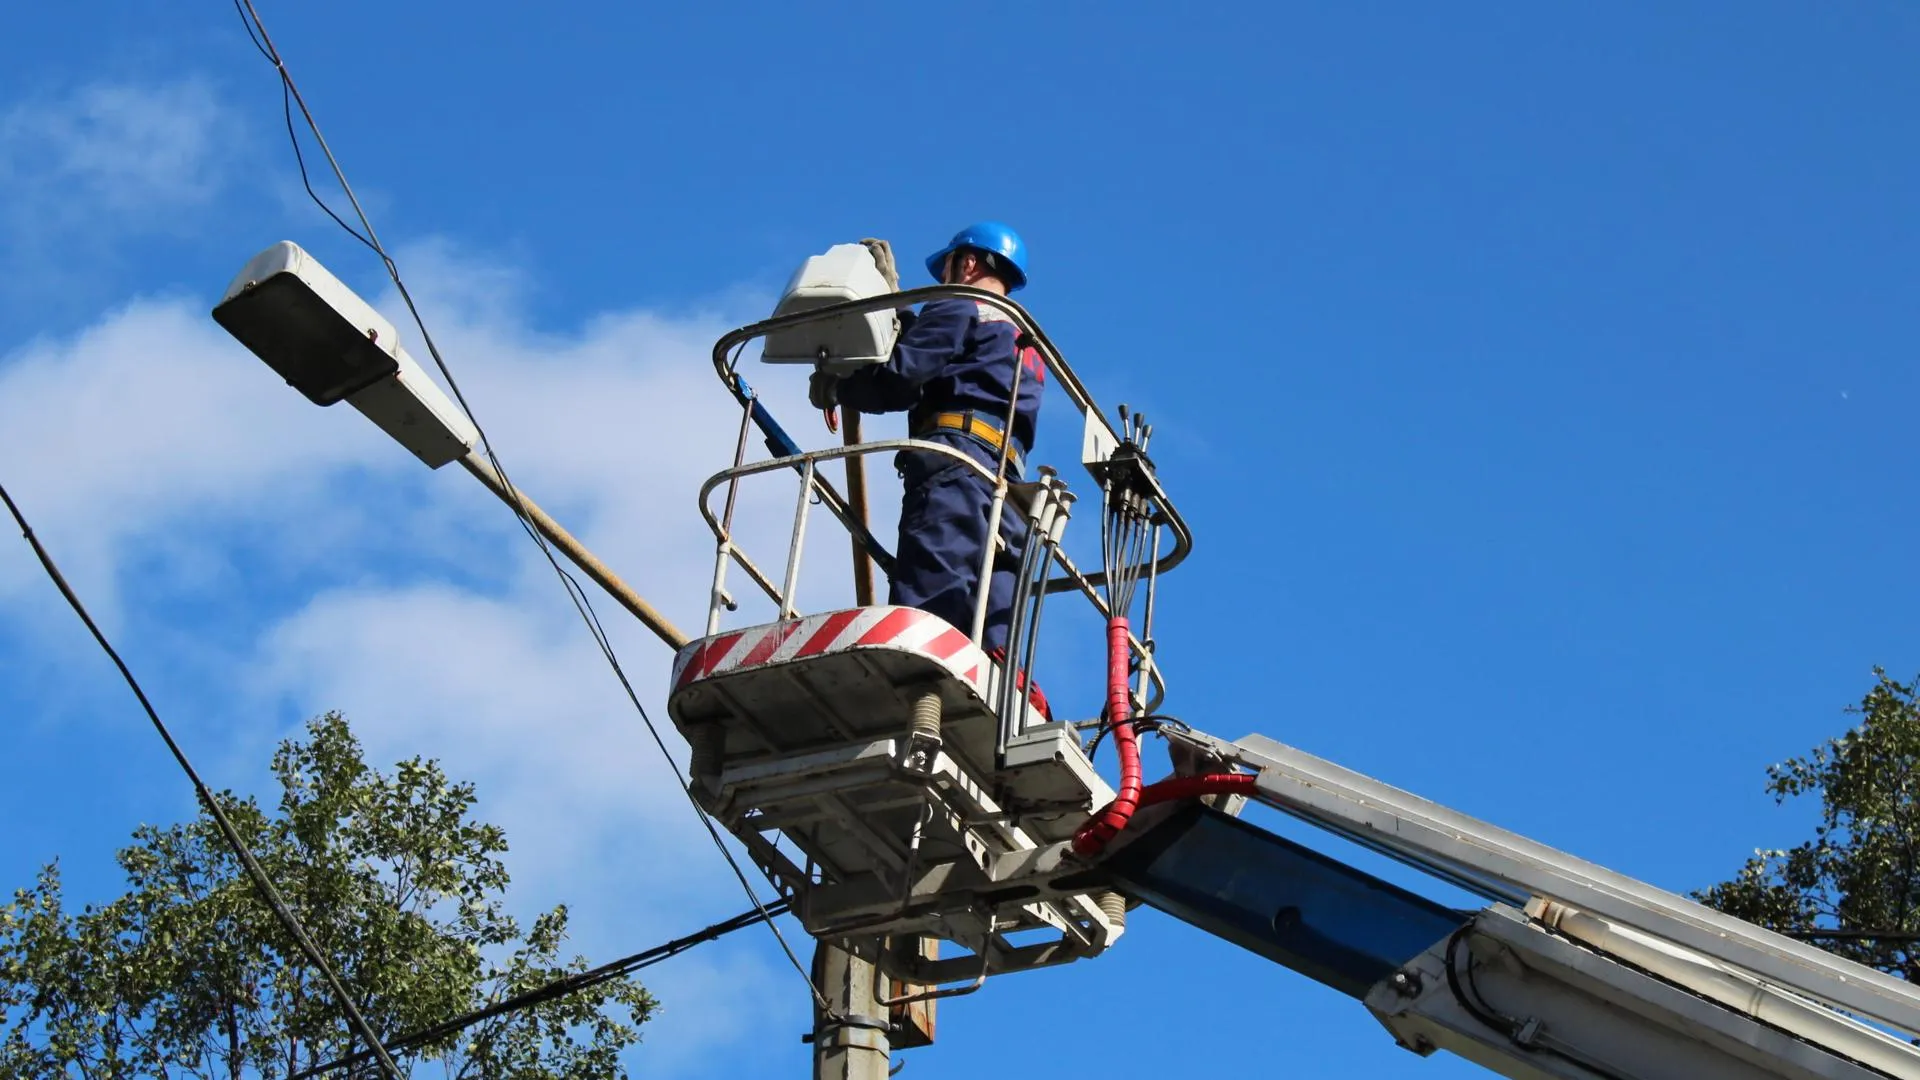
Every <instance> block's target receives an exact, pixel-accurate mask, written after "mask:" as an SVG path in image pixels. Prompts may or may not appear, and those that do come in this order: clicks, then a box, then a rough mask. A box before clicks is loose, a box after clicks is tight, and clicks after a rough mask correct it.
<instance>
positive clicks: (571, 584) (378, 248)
mask: <svg viewBox="0 0 1920 1080" xmlns="http://www.w3.org/2000/svg"><path fill="white" fill-rule="evenodd" d="M233 2H234V8H235V10H236V11H238V12H239V14H240V16H241V20H242V22H243V23H244V24H245V25H246V27H247V35H248V37H249V39H251V40H253V43H254V46H255V47H256V48H257V49H258V50H259V51H260V54H261V55H262V56H264V57H265V58H266V59H267V61H268V62H269V63H271V64H272V65H273V67H274V70H275V71H276V72H277V73H278V75H279V77H280V84H281V93H282V96H283V99H285V100H286V101H289V102H291V103H292V104H294V105H298V106H299V109H300V115H301V117H302V118H303V119H304V120H305V121H306V125H307V129H308V130H309V131H310V132H311V133H312V135H313V140H314V143H315V144H316V145H317V146H318V147H319V148H320V152H321V154H322V155H323V156H324V157H325V158H326V161H327V165H328V167H329V168H330V169H331V170H332V172H333V177H334V180H335V182H337V183H338V184H339V185H340V190H341V192H342V193H343V194H344V195H346V197H347V202H348V203H349V204H350V205H351V206H352V207H353V212H354V215H355V217H357V218H358V220H359V222H360V225H361V229H363V230H364V235H363V234H362V232H361V231H360V230H356V229H354V228H353V227H352V226H350V225H349V224H348V223H347V222H346V221H344V220H343V219H342V218H341V217H340V215H339V214H337V213H335V212H334V211H333V209H332V208H331V207H330V206H328V205H327V203H326V201H325V200H324V199H322V198H320V196H319V194H318V193H316V192H315V191H314V190H313V184H312V182H311V180H310V179H309V177H308V174H307V167H306V159H305V157H304V156H303V155H302V154H301V152H300V140H299V137H298V136H297V135H296V134H295V132H294V129H293V126H292V113H291V110H290V109H289V110H288V111H287V116H288V135H289V137H290V138H291V140H292V142H293V147H294V158H295V161H296V163H297V164H298V165H299V168H300V181H301V183H302V185H304V186H305V187H306V189H307V194H308V195H309V196H311V197H312V199H313V201H314V202H315V203H316V204H317V205H318V206H319V207H320V208H321V209H322V210H324V211H325V212H326V214H327V216H328V217H331V218H332V219H333V220H334V221H335V222H336V223H337V224H339V225H340V227H341V228H342V229H345V230H346V231H347V233H348V234H349V235H351V236H353V237H354V238H355V239H356V240H359V241H360V242H361V243H362V244H364V245H366V246H367V247H368V248H369V249H371V250H372V251H373V253H374V254H375V255H377V256H379V258H380V261H381V263H382V265H384V266H385V267H386V271H387V276H388V277H389V278H391V279H392V281H393V286H394V290H395V291H396V292H397V293H398V294H399V296H400V299H401V301H402V302H403V303H404V304H405V305H406V308H407V313H408V314H409V315H410V316H411V317H412V319H413V324H414V326H415V327H416V328H417V329H418V330H419V331H420V340H421V343H422V344H423V345H424V346H425V348H426V350H427V353H428V354H429V356H431V357H432V359H433V363H434V367H435V368H436V369H438V370H439V372H440V376H441V377H442V378H443V379H445V380H446V382H447V388H448V389H449V390H450V391H452V393H453V396H454V400H455V401H457V402H458V403H459V405H460V408H461V411H462V412H464V413H465V414H466V416H467V418H468V419H469V420H470V421H472V423H473V426H474V430H475V431H476V432H478V433H479V437H480V450H481V453H483V454H485V455H486V458H487V461H488V462H489V463H490V464H491V465H492V466H493V469H494V471H495V472H496V473H498V474H499V476H500V483H501V487H503V488H505V489H506V491H507V492H508V493H509V494H511V495H512V502H511V504H510V505H511V506H512V508H513V510H514V516H515V518H516V520H518V521H519V523H520V527H521V529H522V530H523V531H524V532H526V534H527V535H528V536H529V537H530V538H532V540H533V542H534V544H535V545H536V546H537V547H538V548H539V549H540V552H541V554H542V555H544V556H546V559H547V562H548V564H549V565H551V566H552V567H553V570H554V572H555V573H556V574H557V575H558V576H559V578H560V580H561V583H562V587H563V588H564V589H565V590H566V592H567V596H568V598H569V599H570V600H572V602H573V605H574V609H575V610H576V611H577V612H579V614H580V616H581V618H582V619H583V620H584V621H585V622H586V624H587V628H588V630H589V632H590V633H591V634H592V635H593V638H594V642H595V644H597V645H598V646H599V647H600V651H601V654H602V655H603V656H604V657H605V658H606V661H607V663H608V665H609V666H610V667H611V668H612V669H613V672H614V675H615V677H617V678H618V679H619V681H620V686H621V688H622V689H623V690H625V691H626V694H627V698H628V700H629V701H630V702H632V704H633V707H634V710H635V711H636V712H638V713H639V715H640V719H641V721H642V722H643V723H644V724H645V725H646V729H647V733H648V734H649V735H650V736H652V739H653V743H654V745H655V746H656V747H657V748H658V749H659V751H660V754H661V756H662V757H663V758H665V759H666V761H667V764H668V765H669V767H671V768H672V769H673V770H674V771H675V773H676V774H677V773H678V772H679V765H678V764H677V763H676V762H675V761H674V759H673V753H672V751H670V750H669V749H668V748H667V743H666V740H665V739H664V738H663V737H662V736H661V734H660V730H659V727H658V725H656V724H655V723H654V721H653V718H652V716H651V715H649V714H648V712H647V709H646V706H645V705H643V704H641V702H640V696H639V694H638V693H637V692H635V690H634V688H633V684H632V682H631V681H629V680H628V678H627V675H626V671H625V670H624V669H623V668H622V667H621V665H620V661H619V658H618V657H617V656H616V655H615V652H614V649H613V644H612V642H611V640H610V639H609V638H608V636H607V633H606V630H605V627H604V626H603V625H602V624H601V622H600V617H599V614H598V613H597V612H596V611H595V610H594V607H593V602H592V601H591V600H590V599H588V597H587V594H586V590H585V589H584V588H582V587H581V585H580V583H579V581H578V580H576V579H575V578H574V576H573V575H572V574H571V573H569V572H568V570H567V569H566V567H564V566H562V565H561V564H560V560H559V558H558V557H557V556H556V555H555V554H554V552H553V549H552V547H551V546H550V545H549V544H548V543H547V540H546V538H545V537H543V536H541V535H540V532H539V530H538V529H536V528H535V527H534V526H533V524H532V514H531V513H530V512H529V511H528V510H527V506H526V502H525V500H524V498H523V497H522V495H521V494H520V489H519V488H518V487H516V486H515V485H514V483H513V482H512V480H511V479H509V478H508V476H507V470H506V468H505V467H504V466H503V465H502V464H501V462H500V458H499V457H498V456H497V455H496V454H495V453H494V449H493V441H492V440H491V439H489V438H488V437H487V433H486V429H485V428H483V427H482V426H481V424H480V420H479V418H478V417H477V416H476V415H475V414H474V411H473V408H472V407H471V406H470V405H469V404H468V403H467V399H466V395H465V394H464V393H462V392H461V390H460V384H459V381H458V380H456V379H455V378H454V376H453V372H452V370H451V369H450V368H449V366H448V364H447V362H446V360H445V358H444V357H442V356H441V353H440V348H439V346H438V345H436V344H435V343H434V340H433V335H432V333H431V332H429V331H428V329H427V325H426V320H425V319H424V318H423V317H422V316H421V314H420V309H419V307H418V306H417V305H416V304H415V303H414V299H413V294H412V293H411V292H410V291H409V290H408V289H407V286H406V282H405V281H404V280H402V278H401V275H400V267H399V265H398V264H397V263H396V262H395V261H394V259H393V257H392V256H391V255H390V254H388V253H387V250H386V247H385V245H383V244H382V243H381V242H380V237H379V234H378V233H377V232H375V231H374V227H373V222H372V220H371V219H370V218H369V217H368V216H367V212H366V210H365V209H364V208H363V207H362V206H361V205H360V200H359V198H358V197H357V196H355V195H354V193H353V187H352V185H350V184H349V183H348V182H347V177H346V172H345V171H344V170H343V169H342V168H341V166H340V162H339V160H338V159H337V158H336V157H335V156H334V154H333V150H332V149H331V148H330V147H329V146H328V145H327V141H326V138H325V136H323V135H322V134H321V133H320V125H319V123H318V122H317V121H315V120H314V118H313V112H312V110H311V109H309V108H308V106H307V102H306V99H305V97H304V96H302V95H301V93H300V88H299V87H298V86H297V85H296V84H295V83H294V80H293V74H292V72H290V71H289V70H288V69H287V65H286V61H285V60H284V59H283V58H282V57H281V55H280V50H279V49H278V48H277V47H276V46H275V45H274V43H273V38H272V36H271V35H270V34H268V32H267V27H266V24H265V22H264V21H262V20H261V18H260V13H259V11H258V10H256V9H255V7H254V5H253V0H233ZM256 32H257V36H256ZM682 791H683V792H684V793H685V794H686V796H687V801H688V803H689V805H691V806H692V807H693V810H694V813H695V815H696V816H698V818H699V819H700V823H701V825H702V826H703V827H704V828H705V830H706V833H707V836H708V837H709V838H710V839H711V840H712V841H713V844H714V847H715V848H716V849H717V850H718V851H719V852H720V855H721V857H722V858H724V859H725V860H726V862H727V865H728V867H729V868H730V869H731V870H732V871H733V875H734V877H735V878H736V879H738V881H739V883H740V887H741V889H742V890H743V891H744V892H745V893H746V895H747V898H748V899H749V900H750V901H752V903H753V906H754V909H755V910H756V911H757V912H759V913H761V914H762V915H763V916H764V921H765V922H766V924H767V928H768V929H769V930H771V931H772V932H773V936H774V939H775V940H776V941H778V942H779V944H780V949H781V951H782V952H784V953H785V954H786V957H787V960H788V962H789V963H790V964H792V965H793V969H794V970H795V971H796V972H798V973H799V975H800V977H801V978H802V979H804V980H805V981H806V983H807V986H808V988H809V989H810V990H811V992H812V995H813V998H814V1000H815V1002H816V1004H818V1005H819V1006H820V1007H821V1008H822V1009H827V1010H828V1011H831V1010H830V1008H829V1006H828V1004H827V1000H826V997H825V996H824V995H823V994H822V993H821V992H820V988H819V987H818V986H817V985H815V983H814V980H813V977H812V976H811V975H810V974H809V973H808V971H807V968H806V967H805V966H804V965H803V964H801V962H800V958H799V956H798V955H796V954H795V953H794V951H793V947H792V946H791V945H790V944H788V943H787V939H786V935H785V934H783V933H781V931H780V927H779V926H778V925H777V924H775V923H774V921H773V919H772V917H771V916H770V915H766V912H767V904H766V903H765V902H764V901H762V900H761V899H760V895H759V893H758V892H756V891H755V890H754V888H753V884H752V882H750V881H749V880H748V879H747V875H746V871H745V870H743V869H742V868H741V866H740V863H739V860H737V859H735V858H734V856H733V853H732V852H731V851H729V850H727V846H726V841H725V840H723V839H722V838H721V836H720V832H719V830H718V829H717V828H715V827H714V824H713V822H712V820H711V818H710V816H709V815H708V814H707V812H706V810H705V808H704V807H702V806H701V805H700V803H699V801H698V800H697V799H695V798H694V795H693V792H692V790H691V789H689V788H686V787H685V786H684V785H683V786H682Z"/></svg>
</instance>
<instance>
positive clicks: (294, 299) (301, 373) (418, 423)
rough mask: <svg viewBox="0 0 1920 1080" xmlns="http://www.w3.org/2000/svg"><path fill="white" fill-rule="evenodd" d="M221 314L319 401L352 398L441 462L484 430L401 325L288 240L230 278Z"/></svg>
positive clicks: (462, 451) (432, 461)
mask: <svg viewBox="0 0 1920 1080" xmlns="http://www.w3.org/2000/svg"><path fill="white" fill-rule="evenodd" d="M213 319H214V321H215V322H217V323H219V324H220V325H221V326H222V327H224V328H225V329H226V331H227V333H229V334H232V335H233V336H234V337H235V338H236V339H238V340H239V342H240V344H242V345H245V346H246V347H247V348H248V350H250V351H251V352H252V353H253V354H254V355H255V356H257V357H259V358H260V359H262V360H264V361H266V364H267V366H268V367H270V368H272V369H273V370H274V371H276V372H278V373H279V375H280V377H281V378H283V379H285V380H286V381H287V385H289V386H291V387H293V388H294V389H296V390H298V391H300V392H301V393H302V394H305V395H306V397H307V400H309V401H311V402H313V403H314V404H315V405H332V404H334V403H335V402H338V401H341V400H343V399H344V400H345V401H346V402H347V403H348V404H349V405H352V406H353V407H354V408H356V409H358V410H360V412H361V414H362V415H364V416H366V418H367V419H369V420H372V421H373V422H374V423H375V424H377V425H379V427H380V430H382V431H384V432H386V433H387V434H388V435H391V436H393V438H394V439H395V440H396V441H397V442H399V443H400V445H402V446H404V447H406V448H407V449H408V450H411V451H412V452H413V454H414V456H415V457H418V458H419V459H420V460H421V461H424V462H426V463H427V467H428V468H433V469H437V468H439V467H440V466H442V465H445V464H447V463H448V462H450V461H458V460H459V459H461V458H463V457H465V456H466V455H467V452H468V451H470V450H472V449H473V446H474V444H475V443H477V442H479V441H480V431H479V429H478V428H476V427H474V424H473V421H472V420H470V419H468V417H467V414H466V413H464V412H462V411H461V410H460V409H459V407H458V406H456V405H454V403H453V402H452V401H449V400H448V399H447V395H446V394H444V393H442V392H441V390H440V387H439V386H437V385H435V384H434V382H433V380H432V379H429V378H428V377H427V373H426V372H425V371H424V370H422V369H421V367H420V365H419V364H418V363H416V362H414V359H413V357H411V356H408V355H407V350H405V349H403V348H401V347H400V335H399V334H398V333H396V332H395V331H394V328H393V324H392V323H390V322H388V321H387V320H386V319H385V318H382V317H381V315H380V313H379V312H377V311H375V310H373V307H372V306H371V305H369V304H368V303H367V302H366V301H365V300H362V299H360V297H358V296H356V295H355V294H354V292H353V290H351V289H349V288H347V287H346V286H345V285H343V284H341V282H340V279H339V278H336V277H334V276H333V275H332V274H331V273H328V272H327V268H326V267H324V266H322V265H320V262H319V260H317V259H315V258H314V257H313V256H311V255H309V254H307V253H306V252H305V251H304V250H302V249H301V248H300V246H299V245H297V244H294V243H292V242H291V241H287V240H282V241H280V242H279V243H277V244H275V245H273V246H272V247H270V248H268V249H267V250H265V251H263V252H261V253H260V254H258V255H255V256H254V257H253V258H252V259H251V260H249V261H248V262H247V265H246V266H244V267H242V268H241V269H240V273H239V275H238V276H236V277H235V278H234V279H233V284H231V285H229V286H227V294H226V296H225V297H224V298H223V299H222V300H221V301H220V303H219V304H218V305H217V306H215V307H214V309H213Z"/></svg>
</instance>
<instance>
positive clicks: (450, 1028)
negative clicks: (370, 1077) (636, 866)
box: [287, 900, 788, 1080]
mask: <svg viewBox="0 0 1920 1080" xmlns="http://www.w3.org/2000/svg"><path fill="white" fill-rule="evenodd" d="M787 909H788V904H787V901H786V900H776V901H774V902H773V903H771V904H768V905H767V906H766V907H764V908H754V909H751V910H748V911H743V912H741V913H740V914H738V915H735V916H734V917H733V918H731V919H727V920H726V921H724V922H717V923H714V924H713V925H712V926H709V927H707V928H706V929H705V930H701V931H699V932H697V933H692V934H688V935H687V936H686V937H681V938H675V939H673V940H672V941H668V942H665V943H663V944H660V945H655V946H654V947H653V948H651V949H647V950H645V951H644V952H637V953H634V954H633V955H632V956H623V957H621V958H620V959H618V960H613V961H609V962H607V963H605V964H602V965H600V966H599V967H596V968H592V969H590V970H587V971H579V972H575V973H573V974H571V975H565V976H562V977H561V978H558V979H555V980H554V981H552V982H550V983H546V984H544V985H541V986H537V987H535V988H533V989H532V990H528V991H526V992H524V993H520V994H515V995H514V996H512V997H510V998H505V999H502V1000H500V1001H496V1002H494V1003H493V1004H491V1005H488V1006H486V1007H485V1008H482V1009H476V1010H474V1011H473V1012H470V1013H466V1014H465V1015H462V1016H456V1017H454V1018H453V1019H451V1020H447V1021H443V1022H442V1023H438V1024H435V1025H433V1026H432V1027H427V1028H421V1029H420V1030H419V1031H415V1032H412V1033H411V1034H407V1035H402V1036H400V1037H399V1038H397V1039H394V1040H393V1041H391V1042H389V1043H388V1044H387V1049H389V1050H391V1051H393V1052H395V1053H399V1052H401V1051H404V1050H411V1049H413V1048H414V1047H416V1046H424V1045H426V1044H427V1043H431V1042H435V1041H438V1040H440V1039H443V1038H446V1037H447V1036H448V1035H451V1034H453V1033H454V1032H456V1031H463V1030H465V1029H467V1028H470V1027H472V1026H473V1025H475V1024H478V1023H482V1022H484V1021H487V1020H491V1019H493V1018H494V1017H496V1016H502V1015H504V1014H506V1013H510V1012H514V1011H516V1010H518V1009H525V1008H531V1007H532V1006H535V1005H539V1004H541V1003H543V1002H547V1001H552V1000H554V999H556V998H563V997H566V996H567V995H569V994H577V993H579V992H580V991H582V990H586V989H589V988H591V987H594V986H598V985H600V984H601V983H603V982H611V981H612V980H614V979H618V978H623V977H625V976H627V975H631V974H633V973H634V972H636V971H639V970H640V969H641V968H645V967H652V966H653V965H654V964H657V963H659V962H660V961H662V960H666V959H668V958H670V957H674V956H678V955H680V954H681V953H683V952H686V951H687V950H688V949H691V948H693V947H694V946H695V945H704V944H706V943H707V942H709V941H715V940H718V939H719V938H723V937H725V936H727V935H728V934H731V933H733V932H734V931H735V930H744V929H746V928H747V927H749V926H753V925H755V924H756V923H761V922H765V921H766V920H767V919H769V918H771V917H772V916H774V915H784V914H786V912H787ZM367 1056H368V1055H367V1052H366V1051H364V1050H362V1051H360V1052H359V1053H356V1054H349V1055H347V1056H346V1057H343V1058H335V1059H334V1060H332V1061H329V1062H327V1063H326V1064H324V1065H315V1066H313V1067H312V1068H308V1069H303V1070H301V1071H300V1072H297V1073H294V1074H293V1075H292V1076H289V1077H288V1078H287V1080H308V1078H309V1077H314V1076H319V1075H320V1074H322V1073H327V1072H332V1071H333V1070H335V1069H343V1068H347V1067H348V1066H352V1065H358V1064H360V1063H361V1062H363V1061H365V1060H367Z"/></svg>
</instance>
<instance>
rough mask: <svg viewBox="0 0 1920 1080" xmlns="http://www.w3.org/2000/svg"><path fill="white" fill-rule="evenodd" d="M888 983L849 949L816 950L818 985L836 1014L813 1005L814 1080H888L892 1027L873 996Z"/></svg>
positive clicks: (822, 946) (822, 944)
mask: <svg viewBox="0 0 1920 1080" xmlns="http://www.w3.org/2000/svg"><path fill="white" fill-rule="evenodd" d="M876 944H877V943H876ZM884 978H885V976H882V975H880V973H879V972H877V971H875V970H874V966H873V964H872V962H871V961H868V960H863V959H861V958H860V957H858V956H855V955H853V954H852V953H850V952H848V951H847V950H845V949H842V948H840V947H838V946H836V945H831V944H828V943H827V942H824V941H822V942H820V943H818V944H817V945H815V946H814V950H813V980H814V985H815V986H818V987H819V988H820V993H821V996H823V997H825V998H826V999H827V1005H828V1006H829V1007H830V1008H831V1009H832V1010H833V1012H832V1013H823V1012H821V1011H820V1007H819V1006H818V1005H817V1004H816V1005H815V1006H814V1017H813V1075H814V1080H886V1078H887V1076H888V1070H889V1065H888V1055H889V1054H890V1053H891V1052H892V1046H891V1044H890V1043H889V1042H888V1038H887V1031H888V1028H889V1027H890V1026H891V1022H890V1019H889V1017H888V1012H887V1008H886V1006H884V1005H882V1004H880V1002H879V1001H878V1000H877V999H876V998H875V997H874V985H875V983H876V982H878V981H881V980H883V979H884Z"/></svg>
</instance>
